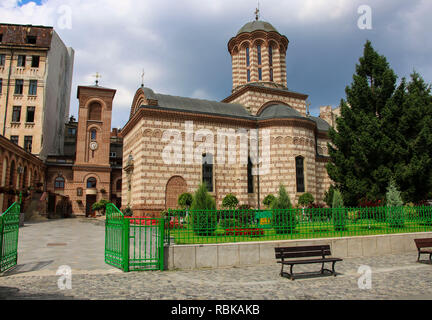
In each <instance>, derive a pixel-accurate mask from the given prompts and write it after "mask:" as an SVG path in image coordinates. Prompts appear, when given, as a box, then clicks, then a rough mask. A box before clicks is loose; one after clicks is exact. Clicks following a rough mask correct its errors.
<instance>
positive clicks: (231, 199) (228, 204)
mask: <svg viewBox="0 0 432 320" xmlns="http://www.w3.org/2000/svg"><path fill="white" fill-rule="evenodd" d="M238 204H239V200H238V199H237V197H236V196H235V195H233V194H232V193H229V194H227V195H226V196H225V198H223V200H222V207H224V208H228V209H231V210H233V209H235V208H236V207H237V205H238Z"/></svg>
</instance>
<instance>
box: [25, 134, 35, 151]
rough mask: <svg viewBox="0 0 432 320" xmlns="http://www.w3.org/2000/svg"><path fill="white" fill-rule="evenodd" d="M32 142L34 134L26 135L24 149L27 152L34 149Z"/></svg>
mask: <svg viewBox="0 0 432 320" xmlns="http://www.w3.org/2000/svg"><path fill="white" fill-rule="evenodd" d="M32 144H33V137H32V136H25V137H24V150H25V151H27V152H31V151H32Z"/></svg>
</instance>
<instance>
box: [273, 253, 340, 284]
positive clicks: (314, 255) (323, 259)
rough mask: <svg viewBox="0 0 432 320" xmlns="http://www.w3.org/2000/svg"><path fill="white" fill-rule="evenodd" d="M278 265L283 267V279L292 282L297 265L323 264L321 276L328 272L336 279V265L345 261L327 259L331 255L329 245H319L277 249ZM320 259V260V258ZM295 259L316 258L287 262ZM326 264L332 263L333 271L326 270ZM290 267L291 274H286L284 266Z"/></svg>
mask: <svg viewBox="0 0 432 320" xmlns="http://www.w3.org/2000/svg"><path fill="white" fill-rule="evenodd" d="M275 254H276V259H278V261H277V263H280V264H281V265H282V268H281V272H280V275H281V276H282V277H286V276H288V277H289V278H290V279H291V280H294V275H293V267H294V265H296V264H313V263H321V264H322V266H321V274H324V271H328V272H330V273H331V274H333V275H334V276H335V277H336V272H335V264H336V262H338V261H343V260H342V259H340V258H326V256H330V255H331V251H330V246H329V245H319V246H307V247H284V248H282V247H281V248H275ZM318 257H319V258H318ZM293 258H315V259H296V260H286V259H293ZM325 263H332V270H329V269H325V268H324V265H325ZM285 265H289V266H291V268H290V273H287V272H284V270H283V269H284V266H285Z"/></svg>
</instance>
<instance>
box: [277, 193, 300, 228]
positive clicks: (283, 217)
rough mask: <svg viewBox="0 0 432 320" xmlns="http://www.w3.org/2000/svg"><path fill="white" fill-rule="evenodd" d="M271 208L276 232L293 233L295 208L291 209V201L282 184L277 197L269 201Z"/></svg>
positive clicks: (295, 219)
mask: <svg viewBox="0 0 432 320" xmlns="http://www.w3.org/2000/svg"><path fill="white" fill-rule="evenodd" d="M271 209H272V210H273V211H272V215H273V217H272V218H273V219H272V220H273V227H274V229H275V232H276V234H289V233H293V232H294V230H295V228H296V225H297V218H296V214H295V210H291V201H290V198H289V196H288V194H287V192H286V189H285V187H284V186H283V185H281V186H280V187H279V194H278V197H277V198H276V199H275V200H274V201H273V202H272V203H271Z"/></svg>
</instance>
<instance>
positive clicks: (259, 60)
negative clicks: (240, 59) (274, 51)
mask: <svg viewBox="0 0 432 320" xmlns="http://www.w3.org/2000/svg"><path fill="white" fill-rule="evenodd" d="M257 53H258V65H259V66H260V65H261V45H260V44H259V45H257Z"/></svg>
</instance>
